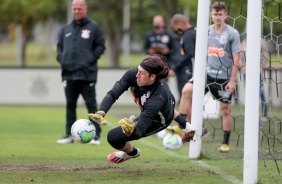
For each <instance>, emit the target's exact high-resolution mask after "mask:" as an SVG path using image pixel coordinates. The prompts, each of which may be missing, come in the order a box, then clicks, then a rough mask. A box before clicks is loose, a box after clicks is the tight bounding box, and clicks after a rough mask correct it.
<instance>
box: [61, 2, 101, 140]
mask: <svg viewBox="0 0 282 184" xmlns="http://www.w3.org/2000/svg"><path fill="white" fill-rule="evenodd" d="M71 8H72V16H73V21H72V22H71V23H69V24H67V25H65V26H64V27H63V28H62V30H61V32H60V33H59V39H58V43H57V60H58V62H59V63H60V65H61V68H62V81H63V86H64V91H65V96H66V132H65V136H64V137H63V138H62V139H59V140H57V143H58V144H68V143H73V138H72V136H71V126H72V125H73V123H74V122H75V121H76V106H77V99H78V97H79V95H80V94H81V95H82V97H83V99H84V100H85V104H86V107H87V110H88V112H89V113H90V112H96V110H97V102H96V88H95V86H96V82H97V70H98V67H97V62H98V59H99V58H100V56H101V55H102V54H103V53H104V50H105V39H104V36H103V33H102V31H101V29H100V27H99V25H98V24H97V23H96V22H94V21H92V20H90V19H89V18H87V11H88V8H87V4H86V2H85V0H73V1H72V7H71ZM93 124H94V125H95V127H96V137H95V138H94V139H93V140H92V141H91V142H90V143H91V144H97V145H99V144H100V133H101V127H100V125H99V124H98V123H96V122H93Z"/></svg>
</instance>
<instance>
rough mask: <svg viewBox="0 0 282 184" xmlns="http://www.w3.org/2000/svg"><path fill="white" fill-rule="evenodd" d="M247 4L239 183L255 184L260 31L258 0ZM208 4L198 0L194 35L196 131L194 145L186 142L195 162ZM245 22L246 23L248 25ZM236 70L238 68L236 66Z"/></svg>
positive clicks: (208, 0) (249, 0) (199, 133)
mask: <svg viewBox="0 0 282 184" xmlns="http://www.w3.org/2000/svg"><path fill="white" fill-rule="evenodd" d="M246 2H247V27H248V29H247V35H248V36H247V43H252V44H247V52H246V88H245V117H244V122H245V123H244V161H243V162H244V166H243V167H244V168H243V169H244V170H243V183H246V184H247V183H248V184H249V183H257V180H258V137H259V82H260V81H259V80H260V57H261V56H260V47H261V30H262V29H261V28H262V25H261V24H262V22H261V17H262V12H261V11H262V3H263V1H262V0H248V1H246ZM211 3H212V1H210V0H198V14H197V35H196V40H197V43H196V53H195V65H194V71H197V72H195V73H194V87H193V88H194V89H193V97H192V101H193V102H197V103H192V109H193V110H192V116H191V123H192V125H193V126H194V127H195V128H196V130H197V131H198V132H197V134H196V135H195V141H192V142H190V146H189V158H198V157H199V156H200V153H201V144H202V138H201V135H202V125H203V106H204V87H203V86H204V85H205V76H206V65H207V63H206V59H207V46H208V27H209V15H210V6H211ZM248 20H249V21H248ZM238 67H239V66H238Z"/></svg>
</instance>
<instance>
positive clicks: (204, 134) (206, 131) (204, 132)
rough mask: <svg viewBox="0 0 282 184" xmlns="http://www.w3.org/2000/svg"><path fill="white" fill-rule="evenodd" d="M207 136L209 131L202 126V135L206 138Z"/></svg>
mask: <svg viewBox="0 0 282 184" xmlns="http://www.w3.org/2000/svg"><path fill="white" fill-rule="evenodd" d="M208 136H209V132H208V130H207V128H203V130H202V137H203V138H206V137H208Z"/></svg>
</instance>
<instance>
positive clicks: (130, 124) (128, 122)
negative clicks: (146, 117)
mask: <svg viewBox="0 0 282 184" xmlns="http://www.w3.org/2000/svg"><path fill="white" fill-rule="evenodd" d="M134 120H135V117H134V116H133V115H131V116H130V118H129V119H127V118H123V119H121V120H120V121H119V122H118V124H120V126H121V128H122V131H123V133H124V134H125V135H127V136H128V137H129V136H130V135H131V134H132V132H133V131H134V128H135V124H134Z"/></svg>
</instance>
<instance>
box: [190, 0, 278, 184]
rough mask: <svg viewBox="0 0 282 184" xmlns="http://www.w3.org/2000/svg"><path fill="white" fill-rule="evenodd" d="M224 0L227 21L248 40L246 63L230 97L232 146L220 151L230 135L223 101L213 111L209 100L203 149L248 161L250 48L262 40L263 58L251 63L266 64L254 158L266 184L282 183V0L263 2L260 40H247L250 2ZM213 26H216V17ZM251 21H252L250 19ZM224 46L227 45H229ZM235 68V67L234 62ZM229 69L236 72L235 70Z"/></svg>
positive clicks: (243, 40) (244, 45)
mask: <svg viewBox="0 0 282 184" xmlns="http://www.w3.org/2000/svg"><path fill="white" fill-rule="evenodd" d="M222 1H223V2H224V3H225V5H226V7H227V12H228V19H226V22H227V23H228V24H229V25H230V26H232V27H233V28H235V29H236V30H237V31H238V32H239V36H240V41H241V44H242V51H241V53H240V63H239V65H238V66H236V67H237V68H238V73H237V82H236V89H235V92H234V93H233V96H232V100H230V101H229V104H230V108H231V113H230V114H229V115H228V116H230V117H231V119H232V128H231V134H230V140H229V145H230V148H231V149H230V151H229V152H227V153H222V152H220V151H219V148H220V146H221V145H222V142H223V136H224V134H223V119H224V116H223V114H222V113H221V109H220V108H221V106H220V103H219V102H217V103H216V105H215V106H214V108H212V110H211V108H208V109H209V110H208V111H207V110H206V108H205V106H208V103H207V102H208V100H204V108H203V109H204V116H203V118H204V120H203V129H205V130H207V132H205V133H203V137H202V139H201V141H202V142H201V148H200V149H201V152H202V153H203V154H206V155H209V156H212V157H216V158H222V159H232V160H233V159H239V160H242V159H244V132H245V130H244V126H245V124H246V123H250V122H244V121H245V113H248V112H246V111H245V107H246V104H245V101H246V99H245V97H246V93H245V89H246V76H247V75H248V73H247V72H246V60H247V59H246V58H247V57H246V55H247V54H246V53H247V50H246V48H247V44H252V45H255V44H259V45H260V59H259V60H258V61H254V60H250V61H249V60H248V62H254V63H255V62H260V66H261V69H260V79H259V83H258V85H259V87H258V89H259V98H258V99H257V100H258V101H259V102H258V104H259V118H258V122H257V123H258V127H259V140H258V152H257V155H253V156H254V157H257V158H258V178H257V180H258V181H259V182H262V183H280V182H282V176H281V175H282V174H281V172H282V122H281V119H282V60H281V55H280V54H281V51H282V17H281V11H282V0H258V1H261V3H262V10H261V12H262V13H261V14H262V17H261V23H262V26H261V28H262V29H261V37H258V38H257V41H256V42H255V43H246V38H247V30H248V27H247V20H248V17H247V14H248V12H247V5H248V1H247V0H222ZM214 2H218V1H215V0H211V3H210V6H211V5H212V4H213V3H214ZM248 21H252V20H248ZM210 24H214V22H213V21H212V20H211V19H210ZM249 25H251V24H250V23H249ZM197 43H198V42H197ZM226 44H229V43H226ZM224 48H227V46H226V47H224ZM248 48H251V47H250V46H249V47H248ZM196 56H197V55H196ZM196 59H197V58H196ZM196 62H197V61H196ZM220 62H223V61H220ZM232 67H234V63H233V66H232ZM227 70H231V68H229V69H227ZM215 83H216V82H215ZM219 85H221V84H219ZM194 87H195V86H194ZM222 88H223V87H222ZM223 90H224V89H223ZM210 98H212V96H210ZM249 105H250V104H249ZM193 107H194V106H193ZM195 114H196V113H195ZM193 115H194V114H193V112H192V116H193ZM192 123H193V117H192ZM253 131H256V130H253ZM248 138H249V137H248Z"/></svg>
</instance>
